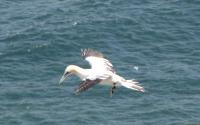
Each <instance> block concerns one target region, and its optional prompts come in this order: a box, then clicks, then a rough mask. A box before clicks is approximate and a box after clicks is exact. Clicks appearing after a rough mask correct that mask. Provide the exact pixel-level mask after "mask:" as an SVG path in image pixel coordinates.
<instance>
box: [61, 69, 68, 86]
mask: <svg viewBox="0 0 200 125" xmlns="http://www.w3.org/2000/svg"><path fill="white" fill-rule="evenodd" d="M69 75H70V73H69V72H66V73H64V74H63V76H62V77H61V79H60V81H59V84H61V83H63V81H64V80H65V79H66V78H67V77H68V76H69Z"/></svg>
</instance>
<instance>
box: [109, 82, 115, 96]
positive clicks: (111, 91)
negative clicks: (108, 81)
mask: <svg viewBox="0 0 200 125" xmlns="http://www.w3.org/2000/svg"><path fill="white" fill-rule="evenodd" d="M115 85H116V83H113V86H112V88H111V90H110V97H112V95H113V93H114V90H115V89H116V86H115Z"/></svg>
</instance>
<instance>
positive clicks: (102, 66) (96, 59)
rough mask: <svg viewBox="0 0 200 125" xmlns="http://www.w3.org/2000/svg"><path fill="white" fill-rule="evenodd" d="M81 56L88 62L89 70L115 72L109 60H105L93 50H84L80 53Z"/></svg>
mask: <svg viewBox="0 0 200 125" xmlns="http://www.w3.org/2000/svg"><path fill="white" fill-rule="evenodd" d="M81 56H82V57H83V58H84V59H85V60H86V61H88V62H89V64H90V65H91V69H94V70H96V71H111V72H113V73H114V72H115V71H114V69H113V65H112V64H111V63H110V61H109V60H107V59H105V58H104V56H103V54H102V53H100V52H98V51H96V50H93V49H84V50H82V51H81Z"/></svg>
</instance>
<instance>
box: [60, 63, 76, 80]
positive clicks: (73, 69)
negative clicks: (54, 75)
mask: <svg viewBox="0 0 200 125" xmlns="http://www.w3.org/2000/svg"><path fill="white" fill-rule="evenodd" d="M77 70H78V66H75V65H69V66H67V67H66V68H65V71H64V74H63V76H62V77H61V79H60V82H59V84H61V83H62V82H63V81H64V80H65V79H66V78H67V77H68V76H69V75H71V74H75V73H76V72H77Z"/></svg>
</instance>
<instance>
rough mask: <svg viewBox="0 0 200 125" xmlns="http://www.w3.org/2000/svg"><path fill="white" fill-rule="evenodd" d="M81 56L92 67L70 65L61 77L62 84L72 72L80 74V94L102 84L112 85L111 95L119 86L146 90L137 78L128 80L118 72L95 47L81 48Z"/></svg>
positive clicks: (78, 91)
mask: <svg viewBox="0 0 200 125" xmlns="http://www.w3.org/2000/svg"><path fill="white" fill-rule="evenodd" d="M81 56H82V57H83V58H84V59H85V60H86V61H88V62H89V64H90V65H91V68H90V69H83V68H81V67H79V66H76V65H69V66H67V67H66V69H65V71H64V74H63V76H62V77H61V79H60V82H59V83H60V84H61V83H62V82H63V81H64V80H65V78H66V77H68V76H69V75H71V74H74V75H76V76H78V77H79V78H80V79H81V80H82V81H81V83H80V85H79V87H78V88H77V89H76V90H75V93H76V94H79V93H81V92H83V91H85V90H87V89H89V88H90V87H92V86H94V85H96V84H100V85H110V86H112V88H111V90H110V96H112V94H113V92H114V89H116V87H117V86H124V87H126V88H129V89H132V90H136V91H140V92H144V88H143V87H142V86H140V85H139V84H138V82H137V81H136V80H135V79H132V80H126V79H124V78H123V77H121V76H119V75H117V74H116V72H115V70H114V69H113V65H112V64H111V63H110V61H109V60H107V59H105V58H104V55H103V54H102V53H100V52H98V51H96V50H93V49H84V50H81Z"/></svg>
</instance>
